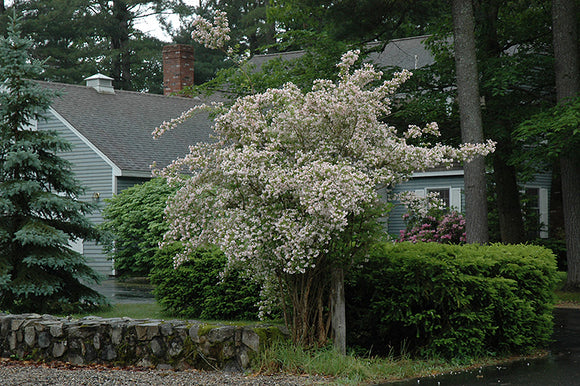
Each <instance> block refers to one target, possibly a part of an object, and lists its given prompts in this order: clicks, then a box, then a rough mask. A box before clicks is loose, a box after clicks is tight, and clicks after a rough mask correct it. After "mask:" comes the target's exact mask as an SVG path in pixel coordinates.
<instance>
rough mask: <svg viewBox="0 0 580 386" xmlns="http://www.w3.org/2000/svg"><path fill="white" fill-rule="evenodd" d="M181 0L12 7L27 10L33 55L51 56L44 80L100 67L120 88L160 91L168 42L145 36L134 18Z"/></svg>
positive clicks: (75, 78) (44, 0) (79, 76)
mask: <svg viewBox="0 0 580 386" xmlns="http://www.w3.org/2000/svg"><path fill="white" fill-rule="evenodd" d="M181 3H182V0H115V1H107V0H26V1H21V2H18V3H15V4H14V5H13V6H12V8H14V9H16V10H17V12H18V13H21V14H23V15H25V17H24V19H23V26H22V29H23V33H24V34H25V35H26V36H30V37H31V38H32V40H34V41H35V44H34V47H33V50H32V52H31V54H32V56H33V57H35V58H37V59H40V60H46V71H45V73H44V74H43V75H42V77H43V79H44V80H49V81H60V82H66V83H75V84H78V83H81V82H82V80H83V79H84V78H85V77H87V76H90V75H93V74H95V73H96V72H101V73H104V74H107V75H110V76H112V77H113V78H114V80H115V87H117V88H120V89H127V90H138V91H149V92H158V93H161V92H162V79H163V75H162V69H161V63H162V60H161V50H162V46H163V43H162V42H160V41H159V40H158V39H156V38H152V37H148V36H145V35H144V34H143V33H142V32H140V31H138V30H137V29H136V28H135V26H134V24H135V21H136V20H138V19H139V18H142V17H146V16H151V15H164V14H165V13H166V12H170V11H171V10H172V9H173V8H174V7H177V6H178V5H180V4H181ZM160 17H161V16H160ZM0 28H1V27H0Z"/></svg>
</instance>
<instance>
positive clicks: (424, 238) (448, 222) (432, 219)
mask: <svg viewBox="0 0 580 386" xmlns="http://www.w3.org/2000/svg"><path fill="white" fill-rule="evenodd" d="M399 200H400V201H401V203H402V204H403V205H405V206H406V207H407V213H405V214H404V215H403V219H404V220H405V221H406V223H407V228H406V229H404V230H401V231H400V236H399V239H398V241H399V242H403V241H410V242H412V243H416V242H419V241H421V242H435V243H442V244H460V243H464V242H465V241H466V240H465V219H464V218H463V215H461V214H460V213H458V212H457V211H454V210H451V211H449V209H448V208H446V207H445V205H444V204H443V202H442V201H441V200H440V199H439V195H438V194H437V193H430V194H428V195H427V196H426V197H419V196H417V195H415V194H414V193H413V192H404V193H401V194H400V195H399Z"/></svg>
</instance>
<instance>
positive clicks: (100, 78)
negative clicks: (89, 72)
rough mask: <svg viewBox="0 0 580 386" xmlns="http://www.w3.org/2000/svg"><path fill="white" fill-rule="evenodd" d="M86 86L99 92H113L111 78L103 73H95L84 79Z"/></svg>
mask: <svg viewBox="0 0 580 386" xmlns="http://www.w3.org/2000/svg"><path fill="white" fill-rule="evenodd" d="M85 82H86V85H87V87H92V88H94V89H95V90H97V92H98V93H99V94H114V93H115V89H114V88H113V78H110V77H108V76H106V75H103V74H95V75H93V76H89V77H88V78H86V79H85Z"/></svg>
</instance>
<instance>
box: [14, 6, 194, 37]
mask: <svg viewBox="0 0 580 386" xmlns="http://www.w3.org/2000/svg"><path fill="white" fill-rule="evenodd" d="M183 1H184V2H185V3H186V4H188V5H199V0H183ZM5 5H6V6H11V5H12V0H8V1H5ZM170 21H171V22H172V23H173V24H176V23H178V22H179V19H178V18H177V17H170ZM135 27H136V28H138V29H139V30H141V31H143V32H145V33H147V34H150V35H152V36H154V37H156V38H158V39H159V40H162V41H164V42H170V41H171V38H170V37H169V35H167V34H165V33H164V32H163V31H162V30H161V27H160V26H159V23H158V22H157V20H156V18H155V16H150V17H147V18H143V19H140V20H139V21H138V22H136V23H135Z"/></svg>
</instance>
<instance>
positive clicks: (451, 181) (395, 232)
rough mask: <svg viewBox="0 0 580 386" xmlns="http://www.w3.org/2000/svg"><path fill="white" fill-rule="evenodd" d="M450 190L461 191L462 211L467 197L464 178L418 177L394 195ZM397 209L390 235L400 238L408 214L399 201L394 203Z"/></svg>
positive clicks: (398, 188)
mask: <svg viewBox="0 0 580 386" xmlns="http://www.w3.org/2000/svg"><path fill="white" fill-rule="evenodd" d="M425 188H429V189H433V188H449V189H461V209H463V208H464V207H465V197H464V194H463V176H462V175H458V176H445V175H441V176H433V177H416V178H412V179H411V180H409V181H407V182H404V183H402V184H400V185H398V186H396V187H395V188H394V189H393V194H397V193H401V192H406V191H412V192H414V191H416V190H420V189H425ZM393 203H394V204H395V207H394V208H393V210H392V211H391V213H390V215H389V219H388V223H387V229H388V232H389V234H391V235H392V236H393V237H399V231H401V230H403V229H405V227H406V224H405V222H404V221H403V215H404V214H405V212H406V209H405V207H404V206H403V205H402V204H400V203H399V202H398V201H394V202H393Z"/></svg>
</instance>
